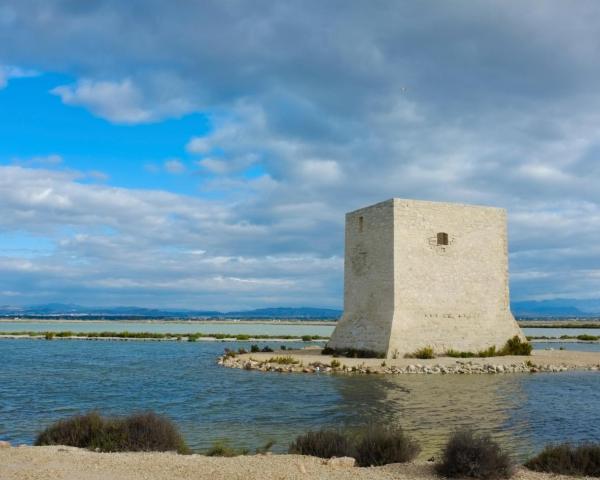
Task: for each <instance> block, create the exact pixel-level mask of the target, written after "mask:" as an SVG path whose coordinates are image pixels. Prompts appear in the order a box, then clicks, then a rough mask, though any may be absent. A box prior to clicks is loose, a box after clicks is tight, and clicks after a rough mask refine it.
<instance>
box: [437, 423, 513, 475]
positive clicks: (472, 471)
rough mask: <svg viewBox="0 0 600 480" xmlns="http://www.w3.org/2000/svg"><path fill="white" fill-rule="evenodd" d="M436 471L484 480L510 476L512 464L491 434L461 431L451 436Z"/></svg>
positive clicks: (442, 473)
mask: <svg viewBox="0 0 600 480" xmlns="http://www.w3.org/2000/svg"><path fill="white" fill-rule="evenodd" d="M436 470H437V472H438V473H439V474H441V475H443V476H444V477H448V478H460V477H470V478H477V479H482V480H483V479H498V478H510V477H511V476H512V474H513V465H512V462H511V460H510V457H509V456H508V455H507V454H506V453H505V452H503V451H502V449H501V448H500V446H499V445H498V444H497V443H496V442H495V441H494V440H492V438H491V437H490V436H489V435H476V434H474V433H473V432H471V431H470V430H461V431H457V432H455V433H453V434H452V435H451V436H450V439H449V440H448V443H447V444H446V447H445V448H444V451H443V453H442V461H441V462H440V463H439V464H438V465H437V466H436Z"/></svg>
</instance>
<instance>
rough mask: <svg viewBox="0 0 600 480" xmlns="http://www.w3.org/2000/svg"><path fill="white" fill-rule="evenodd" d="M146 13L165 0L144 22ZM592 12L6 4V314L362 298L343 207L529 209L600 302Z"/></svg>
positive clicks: (538, 250) (583, 293)
mask: <svg viewBox="0 0 600 480" xmlns="http://www.w3.org/2000/svg"><path fill="white" fill-rule="evenodd" d="M142 6H143V8H142ZM598 25H600V6H598V4H597V2H594V1H581V2H577V3H576V4H573V3H572V4H569V5H566V4H561V3H559V2H553V1H541V2H536V4H535V5H533V4H523V3H522V2H517V1H492V2H472V1H458V2H452V3H447V4H440V3H439V2H435V3H434V2H405V1H389V2H388V1H382V2H378V3H377V4H370V3H368V2H367V3H365V2H358V1H356V2H354V1H350V2H348V1H337V0H336V1H333V0H332V1H331V2H316V1H315V2H311V1H309V2H306V1H302V2H300V1H290V2H285V3H281V2H266V1H265V2H263V1H258V2H253V3H252V4H248V3H247V2H243V1H238V0H231V1H228V2H220V1H219V2H217V1H215V2H212V1H207V2H202V3H189V4H186V5H185V6H181V5H179V6H177V7H174V6H173V5H172V4H170V3H165V2H160V1H158V0H147V1H144V2H137V1H134V2H128V3H123V2H120V1H117V0H94V1H90V2H70V1H59V0H47V1H43V2H42V1H36V0H23V1H18V2H17V1H6V2H2V4H1V5H0V304H34V303H45V302H73V303H81V304H85V305H139V306H148V307H152V306H156V307H184V308H202V309H213V308H214V309H222V310H228V309H238V308H252V307H263V306H276V305H289V306H301V305H306V306H328V307H341V304H342V278H343V218H344V213H345V212H347V211H350V210H353V209H355V208H358V207H361V206H364V205H368V204H370V203H375V202H377V201H380V200H383V199H387V198H390V197H404V198H418V199H425V200H439V201H456V202H465V203H478V204H486V205H493V206H499V207H503V208H506V209H507V210H508V213H509V219H510V221H509V232H510V269H511V294H512V297H513V299H516V300H525V299H552V298H599V297H600V246H598V245H599V244H598V242H597V238H599V237H600V206H599V202H600V189H598V187H597V183H598V182H597V180H598V178H599V176H600V162H599V160H600V129H599V128H598V125H599V124H600V114H598V113H597V112H599V111H600V108H598V107H600V87H599V85H598V82H597V78H599V77H600V71H599V70H600V58H598V57H599V56H600V53H599V52H600V28H599V27H598Z"/></svg>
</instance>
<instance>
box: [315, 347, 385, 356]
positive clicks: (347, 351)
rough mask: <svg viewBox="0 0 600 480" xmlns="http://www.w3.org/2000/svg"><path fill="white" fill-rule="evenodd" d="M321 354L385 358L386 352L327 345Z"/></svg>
mask: <svg viewBox="0 0 600 480" xmlns="http://www.w3.org/2000/svg"><path fill="white" fill-rule="evenodd" d="M321 355H332V356H334V357H346V358H385V353H382V352H376V351H374V350H362V349H357V348H331V347H328V346H325V347H324V348H323V350H321Z"/></svg>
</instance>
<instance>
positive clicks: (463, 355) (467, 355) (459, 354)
mask: <svg viewBox="0 0 600 480" xmlns="http://www.w3.org/2000/svg"><path fill="white" fill-rule="evenodd" d="M444 355H446V356H447V357H453V358H472V357H474V356H475V353H473V352H461V351H458V350H454V349H452V348H451V349H450V350H446V352H445V354H444Z"/></svg>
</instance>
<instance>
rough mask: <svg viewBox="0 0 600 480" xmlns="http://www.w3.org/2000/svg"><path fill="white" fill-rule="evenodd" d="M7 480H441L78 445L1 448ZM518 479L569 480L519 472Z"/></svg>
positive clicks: (301, 460) (421, 466)
mask: <svg viewBox="0 0 600 480" xmlns="http://www.w3.org/2000/svg"><path fill="white" fill-rule="evenodd" d="M0 478H2V480H42V479H43V480H47V479H53V480H134V479H136V480H137V479H142V478H143V479H145V480H178V479H180V480H183V479H186V480H192V479H194V480H196V479H210V480H220V479H224V480H238V479H239V480H253V479H257V480H258V479H260V480H264V479H274V480H275V479H276V480H284V479H290V480H291V479H317V478H318V479H325V480H327V479H332V480H333V479H336V480H352V479H357V480H358V479H365V480H366V479H369V480H378V479H382V480H383V479H386V480H391V479H401V480H402V479H404V480H434V479H435V480H439V478H440V477H437V476H436V475H435V474H434V471H433V464H432V463H411V464H393V465H386V466H384V467H371V468H358V467H350V466H347V465H344V464H342V465H335V462H334V463H333V464H332V463H328V461H327V460H322V459H320V458H314V457H304V456H300V455H256V456H244V457H234V458H221V457H205V456H202V455H177V454H173V453H94V452H90V451H87V450H81V449H78V448H72V447H18V448H1V449H0ZM514 478H515V479H516V480H537V479H539V480H546V479H550V478H552V479H558V478H569V477H561V476H557V475H548V474H543V473H537V472H531V471H529V470H526V469H525V468H519V469H518V471H517V474H516V475H515V477H514Z"/></svg>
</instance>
